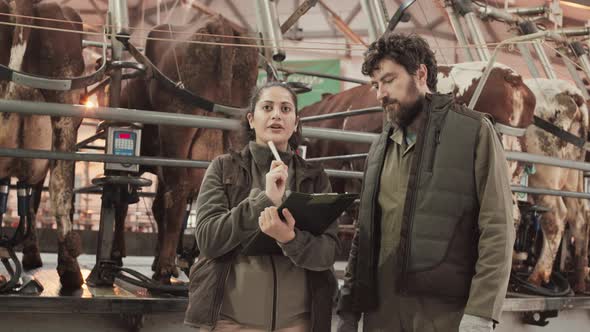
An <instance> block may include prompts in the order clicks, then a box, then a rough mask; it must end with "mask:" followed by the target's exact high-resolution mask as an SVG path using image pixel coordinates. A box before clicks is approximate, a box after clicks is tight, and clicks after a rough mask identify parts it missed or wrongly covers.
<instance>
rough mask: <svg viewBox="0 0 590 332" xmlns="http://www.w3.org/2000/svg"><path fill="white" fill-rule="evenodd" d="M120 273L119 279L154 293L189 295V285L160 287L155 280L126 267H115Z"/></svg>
mask: <svg viewBox="0 0 590 332" xmlns="http://www.w3.org/2000/svg"><path fill="white" fill-rule="evenodd" d="M113 268H114V269H115V270H116V271H118V272H119V273H118V274H117V275H116V277H117V278H118V279H121V280H123V281H125V282H128V283H130V284H132V285H135V286H138V287H142V288H145V289H147V290H149V291H154V292H162V293H169V294H172V295H178V296H187V295H188V286H187V285H160V284H158V283H156V282H155V281H154V280H152V279H150V278H148V277H146V276H145V275H143V274H141V273H139V272H137V271H135V270H132V269H129V268H125V267H120V266H115V267H113ZM123 273H128V274H130V275H131V276H132V277H130V276H126V275H124V274H123Z"/></svg>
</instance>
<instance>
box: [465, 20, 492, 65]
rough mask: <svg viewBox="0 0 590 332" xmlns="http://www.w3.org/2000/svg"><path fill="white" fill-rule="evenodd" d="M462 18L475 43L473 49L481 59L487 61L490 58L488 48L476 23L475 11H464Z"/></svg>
mask: <svg viewBox="0 0 590 332" xmlns="http://www.w3.org/2000/svg"><path fill="white" fill-rule="evenodd" d="M463 18H464V19H465V23H466V24H467V29H469V32H470V33H471V38H472V39H473V42H474V43H475V44H476V46H475V50H476V51H477V55H478V56H479V58H480V59H481V60H482V61H488V60H489V59H490V50H488V48H487V46H486V40H485V38H484V37H483V34H482V33H481V29H480V28H479V25H478V24H477V20H478V18H477V16H476V15H475V13H473V12H470V13H466V14H465V15H464V16H463Z"/></svg>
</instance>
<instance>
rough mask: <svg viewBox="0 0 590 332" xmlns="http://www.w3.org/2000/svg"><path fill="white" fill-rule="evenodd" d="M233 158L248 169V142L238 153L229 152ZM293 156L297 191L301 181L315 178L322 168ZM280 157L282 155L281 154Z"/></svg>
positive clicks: (295, 155) (250, 153)
mask: <svg viewBox="0 0 590 332" xmlns="http://www.w3.org/2000/svg"><path fill="white" fill-rule="evenodd" d="M231 154H232V156H233V158H234V159H235V160H236V161H237V162H238V163H239V165H240V167H241V168H243V169H244V170H245V171H246V172H249V171H250V162H251V160H252V158H253V156H252V152H251V151H250V148H249V144H246V146H244V148H243V149H242V151H240V152H239V153H236V152H232V153H231ZM291 155H292V158H293V167H294V170H293V174H295V183H296V186H297V187H296V191H299V190H300V189H299V187H300V185H301V183H302V182H303V181H304V180H305V179H308V178H312V179H313V178H315V177H317V176H318V175H319V174H320V173H321V172H322V168H321V167H320V166H319V165H317V164H315V163H308V162H305V160H304V159H303V158H301V157H300V156H299V155H297V154H295V153H292V154H291ZM281 158H282V156H281Z"/></svg>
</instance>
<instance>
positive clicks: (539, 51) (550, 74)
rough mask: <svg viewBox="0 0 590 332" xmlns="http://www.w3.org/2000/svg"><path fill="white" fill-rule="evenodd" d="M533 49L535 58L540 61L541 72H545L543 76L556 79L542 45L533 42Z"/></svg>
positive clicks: (536, 41)
mask: <svg viewBox="0 0 590 332" xmlns="http://www.w3.org/2000/svg"><path fill="white" fill-rule="evenodd" d="M533 48H534V49H535V53H537V56H538V57H539V60H540V61H541V66H542V67H543V71H545V75H547V78H550V79H556V78H557V75H556V74H555V70H554V69H553V66H552V65H551V61H549V57H548V56H547V53H546V52H545V50H544V49H543V45H541V43H540V42H539V41H538V40H535V41H534V42H533Z"/></svg>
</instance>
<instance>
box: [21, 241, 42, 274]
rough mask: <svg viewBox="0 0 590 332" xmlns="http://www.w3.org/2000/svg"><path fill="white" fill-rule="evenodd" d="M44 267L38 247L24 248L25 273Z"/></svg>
mask: <svg viewBox="0 0 590 332" xmlns="http://www.w3.org/2000/svg"><path fill="white" fill-rule="evenodd" d="M42 266H43V262H42V261H41V254H40V253H39V248H37V246H27V247H25V248H23V269H24V270H25V271H29V270H34V269H38V268H40V267H42Z"/></svg>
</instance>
